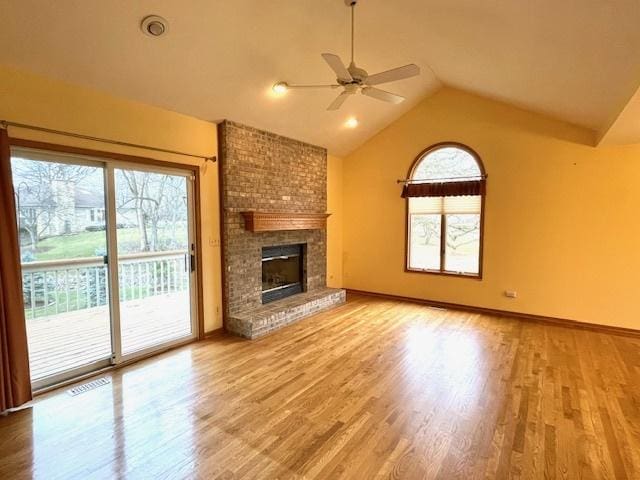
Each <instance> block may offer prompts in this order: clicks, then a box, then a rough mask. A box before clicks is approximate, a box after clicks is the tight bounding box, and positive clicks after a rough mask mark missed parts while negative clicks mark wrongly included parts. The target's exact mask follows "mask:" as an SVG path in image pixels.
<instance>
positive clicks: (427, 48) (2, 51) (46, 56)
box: [0, 0, 640, 155]
mask: <svg viewBox="0 0 640 480" xmlns="http://www.w3.org/2000/svg"><path fill="white" fill-rule="evenodd" d="M0 12H1V15H0V44H1V45H3V47H2V48H0V63H3V64H7V65H11V66H14V67H18V68H22V69H25V70H29V71H32V72H35V73H40V74H43V75H46V76H49V77H53V78H58V79H61V80H65V81H68V82H72V83H76V84H80V85H85V86H90V87H94V88H97V89H100V90H103V91H107V92H109V93H112V94H115V95H119V96H122V97H125V98H129V99H133V100H138V101H141V102H145V103H149V104H153V105H157V106H160V107H164V108H167V109H170V110H174V111H178V112H181V113H185V114H189V115H193V116H196V117H199V118H202V119H207V120H212V121H218V120H221V119H223V118H229V119H232V120H235V121H238V122H242V123H246V124H249V125H252V126H255V127H258V128H263V129H266V130H270V131H273V132H275V133H279V134H283V135H287V136H290V137H294V138H298V139H300V140H304V141H307V142H311V143H314V144H317V145H322V146H325V147H327V148H328V149H329V151H330V152H332V153H335V154H338V155H343V154H346V153H348V152H349V151H351V150H353V149H354V148H356V147H357V146H358V145H359V144H361V143H362V142H364V141H365V140H366V139H367V138H369V137H370V136H372V135H373V134H374V133H375V132H377V131H378V130H380V129H381V128H383V127H384V126H386V125H388V124H389V123H391V122H392V121H393V120H394V119H396V118H397V117H399V116H400V115H401V114H402V113H404V112H406V111H407V110H408V109H409V108H411V107H412V106H413V105H415V104H416V103H417V102H419V101H420V100H421V99H423V98H424V97H425V96H427V95H429V94H431V93H432V92H434V91H435V90H437V89H438V88H439V87H440V86H441V85H443V84H444V85H449V86H453V87H456V88H461V89H464V90H468V91H471V92H474V93H478V94H480V95H484V96H487V97H491V98H495V99H498V100H502V101H505V102H508V103H511V104H514V105H516V106H520V107H523V108H526V109H529V110H532V111H536V112H540V113H543V114H547V115H549V116H553V117H556V118H559V119H562V120H566V121H568V122H571V123H574V124H576V125H580V126H583V127H586V128H589V129H591V130H593V131H594V132H595V133H597V134H598V137H599V138H601V139H603V140H607V134H610V132H612V131H613V132H614V133H613V134H611V135H612V138H614V140H615V138H624V141H625V142H640V119H636V115H634V114H633V111H638V109H633V108H632V109H631V110H630V109H629V108H627V110H626V116H625V115H621V116H620V115H619V114H620V113H621V112H622V111H623V109H624V108H625V106H626V105H627V103H628V101H629V100H630V99H631V97H632V96H633V95H634V94H635V92H636V90H637V88H638V86H639V85H640V61H639V60H638V59H639V58H640V56H639V55H638V53H639V52H640V28H638V24H640V2H638V1H637V0H610V1H602V0H563V1H561V2H559V1H557V0H536V1H533V2H532V1H530V0H494V1H490V2H489V1H477V0H397V1H389V0H360V3H359V6H358V10H357V28H356V61H357V63H358V65H359V66H361V67H363V68H365V69H366V70H368V71H369V73H375V72H378V71H381V70H386V69H388V68H392V67H396V66H399V65H404V64H406V63H416V64H418V65H419V66H420V67H421V69H422V75H421V76H419V77H417V78H412V79H408V80H404V81H401V82H396V83H393V84H388V85H385V86H384V88H385V89H388V90H390V91H393V92H396V93H399V94H402V95H404V96H406V97H407V101H406V102H404V103H403V104H401V105H399V106H396V105H392V104H386V103H382V102H377V101H375V100H373V99H370V98H365V97H362V96H358V97H353V98H350V99H349V100H348V101H347V103H346V104H345V106H344V107H343V108H342V109H341V110H339V111H337V112H328V111H326V107H327V105H328V104H329V103H330V102H331V100H332V99H333V98H334V97H335V96H336V93H337V92H335V91H332V90H319V91H291V92H289V93H288V94H287V95H286V96H285V97H283V98H274V97H273V95H271V91H270V87H271V85H272V84H273V83H274V82H276V81H278V80H284V81H288V82H291V83H315V82H327V83H330V82H333V80H334V78H333V75H332V73H331V71H330V70H329V69H328V67H327V66H326V65H325V63H324V62H323V60H322V58H321V57H320V54H321V53H322V52H332V53H337V54H339V55H341V56H342V57H343V59H345V60H346V59H347V57H348V40H349V11H348V9H347V8H346V7H345V6H344V2H343V0H269V1H265V0H242V1H235V2H234V1H231V0H225V1H222V0H220V1H212V0H190V1H183V2H176V1H174V0H156V1H150V0H141V1H136V2H131V1H128V0H104V1H87V0H56V1H55V2H53V1H52V2H43V1H41V0H20V1H14V0H0ZM148 14H158V15H161V16H163V17H165V18H166V19H167V20H168V21H169V24H170V29H169V32H168V34H167V35H166V36H164V37H161V38H152V37H149V36H145V35H143V34H142V33H141V31H140V29H139V22H140V20H141V19H142V18H143V17H144V16H146V15H148ZM630 111H631V113H629V112H630ZM350 116H356V117H357V118H358V119H359V120H360V126H359V127H358V128H356V129H353V130H349V129H347V128H345V127H344V121H345V120H346V119H347V118H348V117H350ZM619 132H624V134H621V133H619ZM612 141H613V140H612Z"/></svg>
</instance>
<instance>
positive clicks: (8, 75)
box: [0, 66, 222, 332]
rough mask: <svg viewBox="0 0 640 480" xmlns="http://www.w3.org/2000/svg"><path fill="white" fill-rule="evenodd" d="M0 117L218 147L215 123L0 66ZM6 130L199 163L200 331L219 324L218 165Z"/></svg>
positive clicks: (212, 150) (200, 150)
mask: <svg viewBox="0 0 640 480" xmlns="http://www.w3.org/2000/svg"><path fill="white" fill-rule="evenodd" d="M0 119H4V120H10V121H14V122H20V123H30V124H35V125H39V126H44V127H49V128H53V129H58V130H68V131H72V132H78V133H83V134H86V135H92V136H97V137H104V138H110V139H116V140H122V141H126V142H132V143H140V144H144V145H153V146H157V147H162V148H166V149H172V150H182V151H186V152H193V153H197V154H204V155H214V154H216V153H217V135H216V126H215V125H214V124H211V123H209V122H204V121H202V120H198V119H195V118H192V117H188V116H185V115H180V114H177V113H174V112H169V111H167V110H162V109H159V108H155V107H151V106H148V105H144V104H140V103H136V102H131V101H127V100H123V99H120V98H116V97H113V96H110V95H106V94H103V93H100V92H97V91H94V90H89V89H85V88H80V87H77V86H73V85H69V84H65V83H62V82H58V81H53V80H49V79H45V78H43V77H39V76H35V75H31V74H27V73H24V72H19V71H16V70H12V69H8V68H5V67H3V66H0ZM9 134H10V135H11V136H14V137H18V138H27V139H32V140H40V141H45V142H51V143H59V144H64V145H72V146H77V147H84V148H93V149H99V150H107V151H112V152H117V153H127V154H134V155H144V156H147V157H152V158H157V159H159V160H169V161H173V162H180V163H189V164H198V165H201V167H200V173H201V180H202V188H201V196H202V205H201V207H202V209H201V210H202V238H201V243H202V257H203V258H202V263H203V272H202V277H203V290H204V321H205V331H207V332H208V331H211V330H214V329H216V328H219V327H220V326H221V325H222V319H221V316H220V311H221V309H220V308H219V307H220V298H221V290H220V250H219V245H220V235H219V215H218V212H219V207H218V167H217V164H215V163H212V162H209V163H207V164H206V165H203V163H204V161H203V160H198V159H189V158H188V157H182V156H177V155H165V154H158V153H154V152H149V151H146V150H139V149H133V148H126V147H118V146H115V145H106V144H101V143H95V142H90V141H83V140H76V139H72V138H69V137H60V136H56V135H49V134H42V133H36V132H31V131H27V130H18V129H16V128H10V129H9Z"/></svg>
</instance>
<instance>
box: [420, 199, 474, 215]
mask: <svg viewBox="0 0 640 480" xmlns="http://www.w3.org/2000/svg"><path fill="white" fill-rule="evenodd" d="M481 206H482V196H480V195H466V196H459V197H413V198H409V213H413V214H438V215H446V214H462V213H480V208H481Z"/></svg>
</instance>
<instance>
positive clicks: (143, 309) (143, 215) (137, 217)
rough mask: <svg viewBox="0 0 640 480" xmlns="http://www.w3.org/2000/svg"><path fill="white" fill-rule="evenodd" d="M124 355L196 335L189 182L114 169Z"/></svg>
mask: <svg viewBox="0 0 640 480" xmlns="http://www.w3.org/2000/svg"><path fill="white" fill-rule="evenodd" d="M114 178H115V204H116V218H115V223H116V226H117V230H116V231H117V246H118V248H117V254H118V272H119V273H118V277H119V278H118V282H119V301H120V302H119V305H120V308H119V310H120V332H121V349H122V356H123V357H127V356H132V355H135V354H136V353H139V352H143V351H147V350H150V349H153V348H155V347H159V346H162V345H166V344H168V343H171V342H174V341H177V340H180V339H185V338H189V337H192V336H194V334H195V332H194V328H193V321H192V318H193V317H192V285H191V283H192V253H193V252H192V250H193V246H192V242H191V225H190V208H189V207H190V185H189V182H190V180H189V178H188V177H187V176H185V175H180V174H175V175H174V174H168V173H162V172H158V171H144V170H133V169H125V168H116V169H114Z"/></svg>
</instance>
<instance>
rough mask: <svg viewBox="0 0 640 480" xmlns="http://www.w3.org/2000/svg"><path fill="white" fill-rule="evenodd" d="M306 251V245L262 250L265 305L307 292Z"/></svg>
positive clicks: (282, 246) (263, 299)
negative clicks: (305, 280)
mask: <svg viewBox="0 0 640 480" xmlns="http://www.w3.org/2000/svg"><path fill="white" fill-rule="evenodd" d="M304 251H305V245H304V244H300V245H280V246H273V247H263V248H262V303H263V304H264V303H269V302H273V301H275V300H280V299H281V298H285V297H289V296H291V295H295V294H296V293H301V292H303V291H304V290H305V285H304V283H305V282H304Z"/></svg>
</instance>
